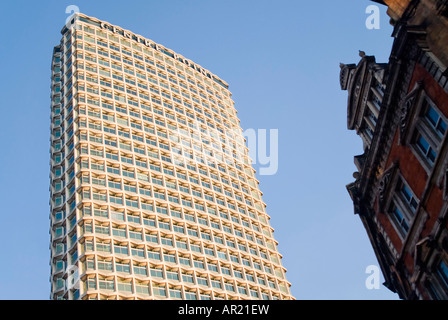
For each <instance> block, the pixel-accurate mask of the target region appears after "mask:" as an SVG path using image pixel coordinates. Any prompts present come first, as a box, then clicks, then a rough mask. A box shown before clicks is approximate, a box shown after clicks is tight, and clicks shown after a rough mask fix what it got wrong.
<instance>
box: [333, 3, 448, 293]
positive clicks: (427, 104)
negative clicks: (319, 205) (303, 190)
mask: <svg viewBox="0 0 448 320" xmlns="http://www.w3.org/2000/svg"><path fill="white" fill-rule="evenodd" d="M374 2H377V3H381V4H384V5H387V6H388V15H389V16H390V18H391V23H392V25H393V26H394V31H393V34H392V36H393V38H394V43H393V46H392V50H391V54H390V58H389V62H388V63H377V62H376V60H375V57H374V56H369V55H366V54H365V53H364V52H360V57H361V60H360V61H359V63H358V64H341V72H340V84H341V89H342V90H347V91H348V105H347V126H348V129H349V130H356V133H357V134H358V135H359V136H360V137H361V138H362V140H363V143H364V153H363V154H362V155H359V156H356V157H355V165H356V167H357V169H358V171H357V172H356V173H355V174H354V177H355V179H356V180H355V181H354V182H353V183H351V184H349V185H348V186H347V189H348V191H349V193H350V196H351V198H352V199H353V203H354V210H355V213H356V214H358V215H359V216H360V218H361V221H362V223H363V225H364V227H365V229H366V231H367V234H368V236H369V238H370V241H371V243H372V247H373V249H374V252H375V254H376V256H377V259H378V262H379V264H380V266H381V269H382V271H383V275H384V278H385V283H384V285H385V286H386V287H387V288H389V289H390V290H391V291H393V292H396V293H398V295H399V297H400V298H401V299H406V300H413V299H424V300H430V299H437V300H439V299H448V230H447V229H448V219H447V211H448V142H447V141H446V140H447V139H448V137H447V136H448V135H447V129H448V70H447V66H448V50H447V48H448V1H446V0H443V1H437V0H420V1H412V0H401V1H400V0H389V1H387V0H385V1H374Z"/></svg>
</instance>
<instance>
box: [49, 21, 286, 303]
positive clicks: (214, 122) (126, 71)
mask: <svg viewBox="0 0 448 320" xmlns="http://www.w3.org/2000/svg"><path fill="white" fill-rule="evenodd" d="M51 88H52V104H51V188H50V189H51V201H50V205H51V214H50V220H51V230H50V236H51V279H50V281H51V298H52V299H184V300H195V299H198V300H199V299H226V300H230V299H293V297H292V296H291V294H290V291H289V287H290V283H288V281H287V280H286V277H285V271H286V270H285V268H284V267H283V266H282V264H281V255H280V254H279V252H278V250H277V242H276V241H275V239H274V237H273V229H272V227H271V226H270V225H269V219H270V218H269V216H268V215H267V213H266V211H265V204H264V203H263V201H262V197H261V195H262V194H261V192H260V190H259V189H258V182H257V180H256V178H255V175H254V170H253V168H252V166H251V162H250V159H249V156H248V150H247V148H246V146H245V140H244V137H243V132H242V129H241V127H240V125H239V121H238V119H237V114H236V110H235V108H234V103H233V101H232V100H231V94H230V92H229V90H228V85H227V84H226V83H225V82H224V81H222V80H220V79H219V78H218V77H216V76H215V75H213V74H211V73H210V72H209V71H207V70H205V69H203V68H201V67H200V66H199V65H197V64H195V63H193V62H192V61H190V60H188V59H185V58H184V57H182V56H181V55H179V54H177V53H174V52H173V51H171V50H170V49H167V48H164V47H163V46H161V45H159V44H156V43H154V42H152V41H151V40H148V39H145V38H143V37H141V36H138V35H136V34H134V33H132V32H130V31H127V30H124V29H122V28H120V27H117V26H114V25H111V24H109V23H106V22H104V21H100V20H98V19H95V18H92V17H88V16H86V15H83V14H76V15H74V16H73V19H72V20H71V21H69V22H68V24H67V25H66V26H65V27H64V28H63V29H62V41H61V43H60V44H59V45H58V46H56V47H55V48H54V52H53V60H52V87H51Z"/></svg>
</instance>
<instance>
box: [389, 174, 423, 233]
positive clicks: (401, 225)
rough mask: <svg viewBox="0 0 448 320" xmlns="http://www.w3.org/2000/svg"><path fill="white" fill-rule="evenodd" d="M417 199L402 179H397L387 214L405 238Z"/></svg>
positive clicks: (415, 209)
mask: <svg viewBox="0 0 448 320" xmlns="http://www.w3.org/2000/svg"><path fill="white" fill-rule="evenodd" d="M417 208H418V199H417V197H416V196H415V195H414V193H413V192H412V190H411V188H410V187H409V186H408V185H407V184H406V183H405V182H404V180H403V179H402V178H398V181H397V184H396V188H395V192H394V194H393V196H392V201H391V203H390V207H389V213H390V215H391V218H392V221H393V222H394V225H395V227H396V229H397V230H398V233H399V234H400V235H401V236H402V238H405V237H406V235H407V234H408V232H409V229H410V227H411V225H412V222H413V220H414V216H415V213H416V211H417Z"/></svg>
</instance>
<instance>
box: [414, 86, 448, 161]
mask: <svg viewBox="0 0 448 320" xmlns="http://www.w3.org/2000/svg"><path fill="white" fill-rule="evenodd" d="M447 123H448V121H447V119H446V118H445V117H444V116H443V114H442V113H441V112H440V110H439V109H438V108H437V106H436V105H435V104H434V103H433V102H432V101H431V100H430V99H429V98H428V97H427V96H426V95H424V97H423V99H422V103H421V107H420V117H419V119H418V122H417V124H416V130H415V133H414V137H413V146H414V149H415V150H416V152H417V155H418V157H419V158H420V159H421V160H422V163H423V165H424V166H425V167H426V168H427V169H431V168H432V167H433V166H434V163H435V161H436V158H437V155H438V153H439V149H440V147H441V144H442V140H443V137H444V136H445V133H446V131H447Z"/></svg>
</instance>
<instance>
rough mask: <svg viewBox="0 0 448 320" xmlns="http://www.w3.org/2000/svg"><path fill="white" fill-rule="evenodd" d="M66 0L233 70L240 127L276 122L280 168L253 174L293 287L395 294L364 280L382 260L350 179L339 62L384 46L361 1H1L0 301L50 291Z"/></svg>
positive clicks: (325, 293) (385, 51) (227, 73)
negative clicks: (54, 81)
mask: <svg viewBox="0 0 448 320" xmlns="http://www.w3.org/2000/svg"><path fill="white" fill-rule="evenodd" d="M71 4H73V5H77V6H78V7H79V8H80V11H81V12H83V13H85V14H87V15H91V16H94V17H97V18H99V19H102V20H106V21H108V22H110V23H112V24H115V25H119V26H121V27H123V28H125V29H128V30H131V31H133V32H135V33H137V34H141V35H142V36H145V37H147V38H149V39H152V40H153V41H155V42H157V43H160V44H162V45H164V46H166V47H168V48H170V49H173V50H174V51H176V52H178V53H180V54H182V55H183V56H185V57H187V58H189V59H191V60H192V61H194V62H196V63H198V64H199V65H201V66H202V67H204V68H206V69H209V70H210V71H211V72H213V73H215V74H216V75H218V76H220V77H221V78H222V79H224V80H225V81H227V82H228V83H229V84H230V90H231V92H232V93H233V99H234V101H235V106H236V108H237V110H238V114H239V118H240V119H241V124H242V126H243V128H244V129H248V128H253V129H268V130H269V129H278V130H279V171H278V173H277V174H276V175H273V176H260V177H259V179H260V187H261V190H262V191H263V193H264V201H265V202H266V204H267V206H268V207H267V210H268V213H269V215H270V216H271V217H272V220H271V224H272V226H273V227H274V228H275V233H274V234H275V237H276V239H277V240H278V241H279V243H280V244H279V250H280V252H281V253H282V254H283V264H284V266H285V267H286V268H287V269H288V272H287V278H288V280H289V281H290V282H291V283H292V287H291V289H292V293H293V295H294V296H295V297H296V298H297V299H325V300H326V299H357V300H358V299H362V300H371V299H397V296H396V295H394V294H392V293H391V292H389V291H388V290H387V289H386V288H384V287H383V286H381V288H380V289H379V290H368V289H367V288H366V286H365V280H366V278H367V274H366V273H365V270H366V267H367V266H369V265H376V264H377V261H376V258H375V256H374V254H373V250H372V248H371V245H370V243H369V241H368V238H367V236H366V232H365V230H364V228H363V226H362V224H361V222H360V219H359V217H358V216H355V215H354V214H353V206H352V202H351V199H350V197H349V195H348V193H347V191H346V189H345V186H346V184H348V183H350V182H352V181H353V177H352V174H353V172H354V171H355V170H356V168H355V166H354V164H353V156H355V155H358V154H361V153H362V145H361V140H360V138H359V137H358V136H356V134H355V133H354V132H351V131H348V130H347V127H346V116H347V110H346V105H347V104H346V100H347V92H343V91H341V90H340V87H339V63H340V62H344V63H357V62H358V61H359V56H358V50H364V51H365V52H366V53H367V54H369V55H375V56H376V57H377V61H379V62H387V61H388V57H389V53H390V49H391V44H392V38H391V32H392V28H391V26H390V25H389V22H388V21H389V19H388V17H387V15H386V13H385V8H381V25H380V29H379V30H368V29H367V28H366V26H365V20H366V18H367V16H368V15H367V14H366V13H365V10H366V7H367V6H368V5H371V4H373V3H372V2H370V1H367V0H339V1H335V0H323V1H304V0H301V1H297V0H278V1H266V0H256V1H254V0H244V1H241V0H226V1H217V0H188V1H185V0H171V1H162V0H158V1H155V0H150V1H143V0H140V1H125V2H123V1H110V0H109V1H103V0H95V1H76V0H71V1H62V0H58V1H56V0H52V1H20V0H18V1H5V2H3V3H2V13H3V14H2V19H1V20H0V27H1V29H0V30H2V42H1V50H0V70H1V73H2V76H1V78H0V97H1V104H0V108H1V112H2V113H1V114H2V125H1V126H0V137H1V139H0V150H2V151H1V153H0V200H1V204H2V207H1V226H2V231H1V233H0V243H2V246H1V252H0V257H1V260H2V263H1V264H0V299H48V298H49V288H50V287H49V272H50V269H49V233H48V230H49V218H48V217H49V205H48V201H49V200H48V199H49V191H48V189H49V187H48V186H49V134H50V132H49V123H50V122H49V117H50V109H49V106H50V59H51V53H52V48H53V46H54V45H56V44H58V43H59V41H60V30H61V29H62V26H63V24H64V23H65V19H66V17H67V16H68V15H67V14H66V13H65V9H66V7H67V6H68V5H71ZM256 168H257V167H256ZM257 169H258V168H257ZM382 280H383V279H382Z"/></svg>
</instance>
